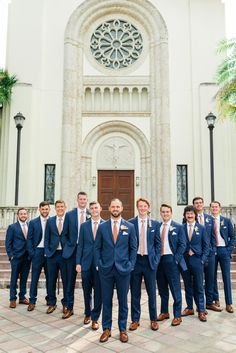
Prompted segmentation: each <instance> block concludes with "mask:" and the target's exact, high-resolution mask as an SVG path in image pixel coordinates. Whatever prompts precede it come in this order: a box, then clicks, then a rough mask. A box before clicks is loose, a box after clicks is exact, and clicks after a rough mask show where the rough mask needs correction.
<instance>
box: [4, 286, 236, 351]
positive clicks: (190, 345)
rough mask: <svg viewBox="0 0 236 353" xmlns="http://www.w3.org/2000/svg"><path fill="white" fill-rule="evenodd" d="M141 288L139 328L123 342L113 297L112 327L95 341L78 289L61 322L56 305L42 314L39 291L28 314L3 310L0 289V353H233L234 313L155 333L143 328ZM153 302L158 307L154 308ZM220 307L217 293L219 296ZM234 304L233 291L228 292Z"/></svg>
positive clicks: (21, 308) (146, 321)
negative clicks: (69, 312) (69, 311)
mask: <svg viewBox="0 0 236 353" xmlns="http://www.w3.org/2000/svg"><path fill="white" fill-rule="evenodd" d="M145 293H146V292H145V291H144V290H143V296H142V320H141V326H140V328H139V329H138V330H137V331H135V332H132V333H129V342H128V343H121V342H120V341H119V331H118V329H117V303H116V294H115V295H114V311H113V314H114V325H113V326H114V328H113V330H112V337H111V338H110V339H109V341H108V342H106V343H103V344H102V343H99V337H100V334H101V332H102V329H101V328H100V329H99V330H98V331H95V332H94V331H92V330H91V329H90V327H89V326H85V325H83V301H82V290H81V289H77V290H76V298H77V300H76V306H75V315H74V316H72V317H71V318H69V319H67V320H62V319H61V305H60V304H58V308H57V310H56V311H55V312H54V313H53V314H50V315H47V314H46V313H45V311H46V306H45V302H44V299H43V298H44V290H43V289H40V290H39V300H38V304H37V307H36V309H35V310H34V311H33V312H28V311H27V310H26V308H27V306H25V305H17V307H16V309H10V308H8V305H9V302H8V290H7V289H0V353H2V352H7V353H38V352H47V353H75V352H88V353H109V352H127V353H147V352H164V353H180V352H181V353H186V352H189V353H191V352H194V353H200V352H204V353H222V352H236V313H234V314H228V313H227V312H226V311H225V310H224V311H223V312H222V313H215V312H210V311H209V313H208V316H207V318H208V321H207V322H206V323H202V322H200V321H199V320H198V319H197V316H196V315H194V316H190V317H187V318H184V320H183V323H182V324H181V325H180V326H178V327H171V326H170V323H171V320H166V321H164V322H162V323H160V329H159V330H158V331H156V332H154V331H151V330H150V329H149V318H148V311H147V296H146V294H145ZM159 302H160V300H159V298H158V305H159ZM221 302H222V303H223V293H222V292H221ZM234 302H236V291H234Z"/></svg>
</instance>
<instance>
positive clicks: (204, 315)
mask: <svg viewBox="0 0 236 353" xmlns="http://www.w3.org/2000/svg"><path fill="white" fill-rule="evenodd" d="M198 318H199V320H200V321H202V322H206V321H207V318H206V314H205V312H204V311H200V312H199V313H198Z"/></svg>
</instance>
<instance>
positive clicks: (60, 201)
mask: <svg viewBox="0 0 236 353" xmlns="http://www.w3.org/2000/svg"><path fill="white" fill-rule="evenodd" d="M58 203H63V204H64V205H66V203H65V201H64V200H57V201H56V202H55V206H56V205H57V204H58Z"/></svg>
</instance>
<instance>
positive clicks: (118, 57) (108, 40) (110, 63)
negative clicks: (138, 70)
mask: <svg viewBox="0 0 236 353" xmlns="http://www.w3.org/2000/svg"><path fill="white" fill-rule="evenodd" d="M90 49H91V52H92V55H93V57H94V58H95V59H96V60H97V61H98V62H99V64H101V65H103V66H105V67H107V68H110V69H114V70H118V69H122V68H125V67H128V66H129V65H131V64H133V63H134V62H135V61H136V60H137V59H138V58H139V57H140V55H141V53H142V49H143V39H142V36H141V33H140V32H139V30H138V29H137V28H136V27H135V26H134V25H133V24H131V23H128V22H126V21H123V20H110V21H106V22H104V23H102V24H101V25H99V26H98V27H97V29H96V30H95V31H94V33H93V34H92V36H91V40H90Z"/></svg>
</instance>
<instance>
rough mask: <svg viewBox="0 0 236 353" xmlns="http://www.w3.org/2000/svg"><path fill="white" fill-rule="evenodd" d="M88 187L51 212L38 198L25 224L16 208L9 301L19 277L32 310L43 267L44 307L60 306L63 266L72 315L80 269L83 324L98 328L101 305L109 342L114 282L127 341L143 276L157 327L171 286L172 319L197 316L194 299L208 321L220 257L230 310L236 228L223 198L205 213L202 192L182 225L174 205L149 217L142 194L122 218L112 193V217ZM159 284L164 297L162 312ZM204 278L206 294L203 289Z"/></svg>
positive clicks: (214, 305)
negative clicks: (72, 204)
mask: <svg viewBox="0 0 236 353" xmlns="http://www.w3.org/2000/svg"><path fill="white" fill-rule="evenodd" d="M87 202H88V197H87V194H86V193H85V192H79V193H78V195H77V203H78V206H77V207H76V208H75V209H73V210H72V211H69V212H66V204H65V202H64V201H63V200H57V201H56V203H55V213H56V215H55V216H53V217H49V213H50V206H49V204H48V202H45V201H44V202H41V203H40V205H39V212H40V215H39V217H37V218H36V219H34V220H31V221H30V222H29V224H27V211H26V210H25V209H24V208H21V209H19V210H18V213H17V216H18V220H17V222H16V223H14V224H12V225H10V226H9V227H8V229H7V233H6V250H7V254H8V256H9V260H10V262H11V284H10V307H11V308H15V307H16V299H17V292H16V288H17V279H18V277H20V292H19V303H21V304H27V305H28V307H27V309H28V311H33V310H34V309H35V306H36V301H37V285H38V280H39V276H40V273H41V271H42V268H44V273H45V278H46V297H45V299H46V302H47V305H48V308H47V311H46V312H47V314H51V313H52V312H53V311H54V310H55V309H56V308H57V304H56V303H57V297H56V282H57V278H58V273H59V272H60V275H61V279H62V284H63V298H62V300H61V302H62V306H63V309H62V311H63V315H62V318H63V319H68V318H69V317H70V316H71V315H73V314H74V311H73V306H74V289H75V281H76V274H77V272H78V273H81V278H82V287H83V293H84V306H85V312H84V324H89V323H90V322H91V321H92V324H91V327H92V329H93V330H97V329H98V328H99V323H98V319H99V316H100V313H101V311H102V328H103V333H102V335H101V337H100V342H106V341H107V340H108V339H109V337H110V336H111V329H112V299H113V293H114V288H116V292H117V297H118V304H119V308H118V326H119V331H120V340H121V342H127V341H128V334H127V318H128V303H127V296H128V291H129V288H130V293H131V324H130V326H129V330H130V331H134V330H137V329H138V327H139V326H140V317H141V305H140V302H141V288H142V279H143V278H144V283H145V288H146V291H147V295H148V309H149V318H150V328H151V329H152V330H154V331H155V330H158V328H159V325H158V321H163V320H166V319H169V318H170V314H169V308H168V307H169V303H168V302H169V290H170V292H171V294H172V297H173V319H172V322H171V325H172V326H178V325H180V324H181V322H182V317H183V316H188V315H193V314H194V309H193V301H194V302H195V304H196V309H197V312H198V318H199V320H200V321H203V322H205V321H206V320H207V319H206V314H207V311H206V309H209V310H213V311H222V308H221V307H220V303H219V293H218V288H217V277H216V276H217V265H218V263H220V266H221V271H222V276H223V282H224V292H225V302H226V310H227V312H229V313H233V307H232V294H231V281H230V256H231V253H232V251H233V247H234V244H235V234H234V229H233V226H232V223H231V221H230V220H229V219H227V218H225V217H222V216H221V215H220V211H221V206H220V203H219V202H218V201H213V202H212V203H211V205H210V209H211V214H212V215H207V214H205V213H204V212H203V208H204V204H203V199H202V198H201V197H196V198H194V199H193V205H189V206H186V207H185V209H184V221H183V222H184V224H183V225H181V224H179V223H177V222H175V221H174V220H173V219H172V208H171V206H170V205H167V204H162V205H161V207H160V216H161V222H158V221H156V220H153V219H151V217H150V203H149V201H148V200H147V199H145V198H139V199H138V200H137V202H136V207H137V212H138V215H137V216H136V217H135V218H132V219H130V220H129V221H125V220H124V219H123V218H122V211H123V205H122V202H121V201H120V200H119V199H113V200H111V203H110V206H109V211H110V218H109V220H107V221H104V220H103V219H102V218H101V211H102V208H101V206H100V204H99V202H97V201H93V202H91V203H90V204H89V209H87ZM31 261H32V275H31V286H30V298H29V301H28V299H27V298H26V297H25V294H26V282H27V278H28V274H29V269H30V263H31ZM180 275H181V276H182V278H183V281H184V287H185V298H186V304H187V306H186V308H185V309H184V310H183V311H182V295H181V285H180ZM156 284H157V287H158V293H159V295H160V298H161V306H160V313H159V315H158V313H157V304H156V302H157V301H156ZM204 284H205V293H204Z"/></svg>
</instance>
